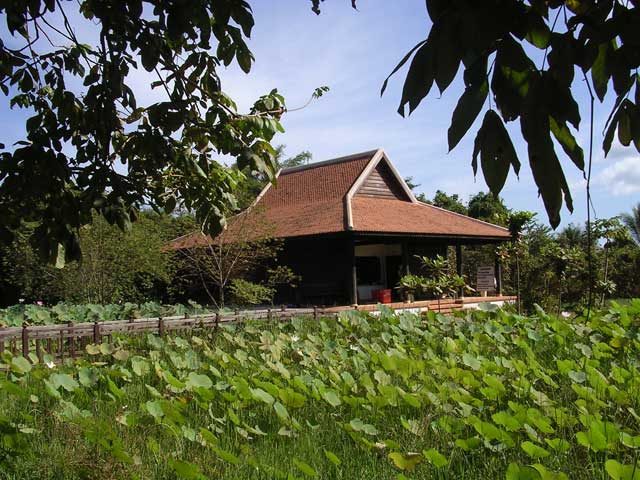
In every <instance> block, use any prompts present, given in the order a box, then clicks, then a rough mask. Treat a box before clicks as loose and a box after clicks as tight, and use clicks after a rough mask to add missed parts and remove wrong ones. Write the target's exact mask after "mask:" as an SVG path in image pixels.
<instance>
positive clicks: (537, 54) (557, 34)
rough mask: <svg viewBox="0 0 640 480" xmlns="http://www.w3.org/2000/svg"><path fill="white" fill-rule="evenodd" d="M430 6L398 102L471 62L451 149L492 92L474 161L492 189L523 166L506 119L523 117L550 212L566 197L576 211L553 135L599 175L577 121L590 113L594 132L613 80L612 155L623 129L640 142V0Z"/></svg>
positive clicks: (441, 83)
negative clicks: (581, 91)
mask: <svg viewBox="0 0 640 480" xmlns="http://www.w3.org/2000/svg"><path fill="white" fill-rule="evenodd" d="M426 6H427V13H428V15H429V17H430V18H431V21H432V22H433V25H432V27H431V29H430V32H429V34H428V37H427V38H426V39H425V40H423V41H421V42H419V43H418V44H417V45H416V46H415V47H414V48H412V49H411V50H410V51H409V53H408V54H407V55H406V56H405V57H404V58H403V59H402V60H401V61H400V63H399V64H398V65H397V66H396V68H395V69H394V70H393V71H392V72H391V75H390V77H391V76H392V75H394V74H395V73H396V72H397V71H398V70H399V69H400V68H401V67H402V66H403V65H404V64H406V63H407V62H408V61H409V60H410V59H412V60H411V63H410V66H409V70H408V73H407V76H406V79H405V82H404V86H403V90H402V96H401V100H400V106H399V109H398V112H399V113H400V114H401V115H403V116H404V115H405V113H406V107H407V106H408V112H409V114H411V112H413V111H414V110H415V109H416V108H417V107H418V105H419V104H420V103H421V101H422V100H423V99H424V98H425V97H427V95H428V94H429V92H430V91H431V88H432V86H433V84H434V83H435V84H436V85H437V87H438V89H439V91H440V93H442V92H443V91H445V90H446V89H447V88H449V87H450V85H451V84H452V81H453V80H454V78H455V77H456V75H457V72H458V70H459V68H460V65H461V64H462V65H463V68H464V74H463V79H464V86H465V89H464V92H463V93H462V95H461V96H460V99H459V100H458V104H457V106H456V107H455V109H454V111H453V116H452V121H451V126H450V127H449V130H448V143H449V150H453V149H454V148H455V147H456V145H458V143H459V142H460V140H461V139H462V138H463V137H464V135H465V134H466V133H467V131H468V130H469V128H470V127H471V125H472V124H473V122H474V121H475V119H476V118H477V117H478V115H479V114H480V112H481V111H482V110H483V109H484V106H485V104H486V103H487V99H488V100H489V108H487V109H485V114H484V119H483V121H482V125H481V126H480V129H479V130H478V132H477V135H476V138H475V142H474V149H473V163H472V165H473V170H474V173H475V172H477V169H478V157H480V158H479V162H480V167H481V169H482V172H483V174H484V178H485V180H486V182H487V185H488V187H489V189H490V191H491V192H492V193H494V194H496V195H497V194H498V193H500V191H501V190H502V188H503V186H504V184H505V181H506V179H507V176H508V173H509V169H510V168H513V170H514V172H515V173H516V174H518V172H519V169H520V161H519V159H518V157H517V154H516V151H515V149H514V147H513V144H512V141H511V137H510V135H509V132H508V131H507V129H506V128H505V122H507V123H508V122H511V121H514V120H519V122H520V130H521V133H522V137H523V139H524V140H525V142H526V143H527V147H528V156H529V165H530V168H531V171H532V173H533V178H534V181H535V183H536V185H537V186H538V190H539V193H540V195H541V197H542V200H543V202H544V206H545V209H546V211H547V214H548V217H549V222H550V224H551V225H552V226H553V227H554V228H555V227H557V226H558V224H559V223H560V211H561V208H562V203H563V199H564V203H565V205H566V207H567V209H568V210H569V211H573V200H572V198H571V192H570V191H569V186H568V184H567V181H566V178H565V174H564V171H563V168H562V165H561V163H560V160H559V159H558V156H557V154H556V151H555V146H554V139H555V141H556V142H557V143H558V144H559V145H560V146H561V147H562V149H563V150H564V152H565V154H566V155H567V156H568V157H569V158H570V159H571V161H572V162H573V163H574V165H575V167H577V168H578V169H579V170H580V171H582V172H583V173H584V174H585V175H586V176H587V179H590V172H591V169H590V168H588V169H586V171H585V158H584V153H583V150H582V148H581V147H580V145H579V144H578V142H577V140H576V138H575V136H574V133H573V131H572V129H573V130H574V131H578V129H579V127H580V124H581V119H582V117H584V116H585V115H586V116H588V117H590V119H591V126H590V130H591V132H593V128H594V126H593V117H594V115H593V102H594V99H595V98H596V97H597V99H598V100H599V101H600V102H603V101H604V100H605V98H606V97H607V91H608V88H609V84H610V83H612V84H613V91H614V96H615V98H616V100H615V104H614V107H613V110H612V111H611V113H610V115H609V118H608V119H607V121H606V122H605V125H604V128H603V130H605V136H604V142H603V145H602V147H603V150H604V152H605V155H606V154H607V153H608V152H609V149H610V148H611V145H612V142H613V138H614V135H615V133H616V130H617V133H618V140H619V141H620V143H621V144H622V145H624V146H629V145H630V144H631V143H632V142H633V143H634V145H635V147H636V149H637V150H638V151H640V76H639V75H638V73H637V71H636V70H637V68H638V66H640V55H638V52H639V51H640V40H639V38H640V37H638V34H637V32H638V31H639V30H640V15H639V12H638V6H639V5H638V2H637V0H632V1H631V2H628V1H626V2H624V1H621V0H571V1H568V0H566V1H563V0H550V1H541V0H526V1H522V0H488V1H483V2H472V1H468V0H455V1H442V0H427V1H426ZM536 49H537V51H536ZM575 67H578V69H579V70H578V76H577V78H576V75H575V71H574V68H575ZM588 73H590V75H591V78H590V79H589V78H587V74H588ZM388 80H389V78H387V80H385V82H384V83H383V85H382V93H384V91H385V89H386V87H387V83H388ZM578 84H580V85H583V84H584V85H586V87H587V90H588V92H587V93H588V94H589V95H590V97H591V103H590V107H589V110H588V111H587V112H586V114H585V112H584V111H582V112H581V109H580V105H579V104H578V102H576V100H575V99H574V92H575V89H576V85H578ZM634 85H635V99H634V100H632V99H631V97H630V93H631V90H632V88H634ZM490 92H491V95H490ZM587 105H589V104H588V103H587ZM592 143H593V134H592V133H591V135H590V144H592ZM591 153H592V152H591V151H590V152H589V167H590V164H591V161H590V160H591V156H592V155H591ZM587 195H589V193H588V188H587ZM587 202H589V199H587Z"/></svg>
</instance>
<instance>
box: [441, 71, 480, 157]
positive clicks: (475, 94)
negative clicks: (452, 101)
mask: <svg viewBox="0 0 640 480" xmlns="http://www.w3.org/2000/svg"><path fill="white" fill-rule="evenodd" d="M488 92H489V84H488V82H487V81H486V80H485V81H484V82H482V83H480V84H478V85H471V86H468V87H467V88H466V89H465V91H464V93H463V94H462V96H461V97H460V99H459V100H458V104H457V105H456V108H455V110H454V111H453V116H452V117H451V126H450V127H449V130H448V131H447V137H448V142H449V151H451V150H453V149H454V148H455V147H456V145H458V143H459V142H460V140H462V137H464V135H465V134H466V133H467V131H468V130H469V128H471V125H472V124H473V122H474V121H475V119H476V118H477V117H478V114H479V113H480V110H481V109H482V106H483V105H484V103H485V101H486V99H487V94H488Z"/></svg>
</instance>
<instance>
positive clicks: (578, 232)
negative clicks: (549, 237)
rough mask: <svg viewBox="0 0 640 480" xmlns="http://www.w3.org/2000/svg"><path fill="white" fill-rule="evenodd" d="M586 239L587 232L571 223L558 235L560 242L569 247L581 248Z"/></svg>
mask: <svg viewBox="0 0 640 480" xmlns="http://www.w3.org/2000/svg"><path fill="white" fill-rule="evenodd" d="M584 237H585V232H584V230H583V229H582V228H581V227H580V225H575V224H573V223H570V224H569V225H567V226H566V227H564V229H563V230H562V231H561V232H560V233H559V234H558V241H559V242H560V243H562V244H563V245H565V246H567V247H579V246H580V245H582V243H583V242H584Z"/></svg>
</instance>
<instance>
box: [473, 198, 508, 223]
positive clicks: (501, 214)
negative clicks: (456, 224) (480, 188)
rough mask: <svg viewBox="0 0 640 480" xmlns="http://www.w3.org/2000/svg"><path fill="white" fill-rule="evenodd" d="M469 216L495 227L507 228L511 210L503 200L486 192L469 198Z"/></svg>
mask: <svg viewBox="0 0 640 480" xmlns="http://www.w3.org/2000/svg"><path fill="white" fill-rule="evenodd" d="M467 208H468V215H469V216H470V217H473V218H477V219H479V220H484V221H485V222H490V223H493V224H495V225H501V226H507V224H508V218H509V209H508V208H507V207H506V205H505V204H504V201H503V200H502V198H500V197H498V196H496V195H494V194H492V193H485V192H478V193H476V194H475V195H473V196H472V197H471V198H469V203H468V207H467Z"/></svg>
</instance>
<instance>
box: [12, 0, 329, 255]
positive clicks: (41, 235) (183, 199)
mask: <svg viewBox="0 0 640 480" xmlns="http://www.w3.org/2000/svg"><path fill="white" fill-rule="evenodd" d="M312 6H313V5H312ZM72 8H75V9H76V11H75V12H71V9H72ZM0 14H2V17H3V18H4V20H5V21H6V26H7V30H8V32H9V33H8V34H4V35H3V36H2V37H1V38H0V91H1V92H2V94H4V95H5V96H7V97H10V104H11V107H12V108H18V107H19V108H24V109H27V110H28V111H29V113H30V114H32V115H31V116H30V118H29V119H28V120H27V122H26V138H25V139H24V140H22V141H20V142H17V144H16V145H13V146H5V145H3V144H0V209H1V210H2V218H1V219H0V240H4V241H10V240H11V239H12V236H13V232H14V231H15V230H16V229H17V228H18V227H19V226H20V224H21V223H22V222H32V223H34V224H36V225H37V227H36V228H35V230H34V235H33V240H34V243H35V244H37V246H38V247H39V250H40V252H41V253H42V254H43V255H44V256H45V257H47V258H48V259H50V260H57V262H58V265H59V266H62V265H63V264H64V260H65V259H66V260H71V259H77V258H79V257H80V245H79V242H78V231H79V228H80V227H81V226H82V225H86V224H88V223H90V222H91V218H92V212H93V211H96V212H98V213H99V214H101V215H103V216H104V217H105V218H106V219H107V220H108V221H109V222H110V223H112V224H117V225H118V226H120V227H121V228H122V229H127V228H129V226H130V224H131V222H132V221H134V220H135V219H136V216H137V211H138V210H139V208H140V207H141V206H143V205H147V206H150V207H152V208H154V209H156V210H164V211H166V212H171V211H173V210H174V208H175V207H176V205H182V206H184V207H185V208H187V209H188V210H191V211H193V212H195V216H196V218H197V220H198V222H199V224H200V225H201V226H202V229H203V230H204V231H205V232H206V233H217V232H219V231H220V230H221V229H222V228H223V227H224V225H225V214H226V213H228V212H229V211H230V210H234V209H235V208H236V201H235V197H234V193H233V192H234V189H235V188H236V186H237V184H238V182H239V181H240V180H241V179H242V174H240V173H239V171H238V169H235V170H234V169H228V168H226V167H225V166H224V165H222V164H221V163H220V162H219V161H218V160H217V156H218V155H230V156H232V157H234V158H236V159H237V164H238V167H239V170H240V171H242V170H243V169H244V168H245V167H249V168H250V169H251V170H253V171H257V172H260V173H261V174H264V175H265V176H266V177H267V178H268V179H272V178H273V176H274V174H275V170H276V164H275V160H274V154H275V151H274V149H273V147H272V146H271V144H270V141H271V139H272V138H273V136H274V135H275V134H276V132H281V131H283V129H282V126H281V125H280V118H281V115H282V114H283V113H284V112H285V110H286V108H285V103H284V98H283V97H282V96H281V95H280V94H278V92H277V91H276V90H273V91H271V92H269V93H267V94H266V95H264V96H262V97H260V98H259V99H258V100H257V101H256V102H255V104H254V105H253V107H252V108H251V109H250V111H249V112H248V113H247V114H241V113H239V112H238V109H237V106H236V104H235V103H234V101H233V100H232V99H231V98H229V97H228V96H227V95H226V94H225V93H224V91H223V90H222V82H221V78H220V76H219V69H220V68H221V67H223V66H228V65H230V64H232V63H234V62H235V63H237V64H238V65H239V66H240V68H241V69H242V70H243V71H244V72H246V73H248V72H249V71H250V69H251V66H252V63H253V61H254V57H253V55H252V53H251V52H250V50H249V48H248V47H247V44H246V39H247V38H248V37H249V36H250V35H251V31H252V29H253V26H254V19H253V14H252V11H251V7H250V5H249V3H247V2H246V1H244V0H221V1H219V0H215V1H214V0H194V1H186V0H177V1H170V0H127V1H124V0H116V1H111V2H96V1H93V0H83V1H80V2H63V1H59V0H30V1H28V2H4V1H3V2H0ZM81 32H82V33H81ZM92 34H95V40H94V41H92V40H89V39H88V38H83V35H85V36H86V37H91V35H92ZM142 69H144V70H146V71H147V72H149V73H150V74H151V75H153V77H154V78H155V80H154V81H153V82H152V83H151V88H153V89H157V90H158V91H159V92H160V93H159V96H160V98H159V99H158V101H154V102H152V103H149V104H144V105H143V104H141V103H140V102H139V101H138V97H139V96H140V95H139V94H140V93H141V92H137V91H135V90H134V89H133V88H131V86H130V85H131V81H130V80H131V77H132V75H134V74H136V73H137V72H138V73H139V72H140V71H141V70H142ZM323 92H324V90H322V89H317V90H316V93H315V94H314V95H313V97H312V98H315V97H317V96H320V95H321V94H322V93H323Z"/></svg>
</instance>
